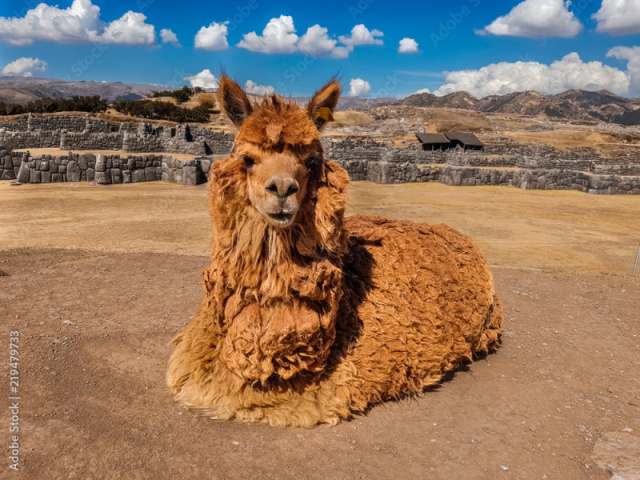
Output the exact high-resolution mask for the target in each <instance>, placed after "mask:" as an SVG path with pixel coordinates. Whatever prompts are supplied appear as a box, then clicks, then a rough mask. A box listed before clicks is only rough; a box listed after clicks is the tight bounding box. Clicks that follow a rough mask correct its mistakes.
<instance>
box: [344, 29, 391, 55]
mask: <svg viewBox="0 0 640 480" xmlns="http://www.w3.org/2000/svg"><path fill="white" fill-rule="evenodd" d="M383 35H384V33H382V32H381V31H380V30H375V29H374V30H369V29H368V28H367V27H365V26H364V25H363V24H360V25H356V26H355V27H353V28H352V29H351V35H340V36H338V40H340V41H341V42H342V43H343V44H345V45H346V46H347V48H349V49H350V50H353V47H357V46H358V45H382V43H383V42H382V40H381V39H380V38H376V37H382V36H383Z"/></svg>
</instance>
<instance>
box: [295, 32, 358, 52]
mask: <svg viewBox="0 0 640 480" xmlns="http://www.w3.org/2000/svg"><path fill="white" fill-rule="evenodd" d="M337 43H338V41H337V40H336V39H334V38H330V37H329V34H328V29H326V28H324V27H321V26H320V25H314V26H313V27H309V28H308V29H307V33H305V34H304V35H303V36H301V37H300V39H299V40H298V42H297V44H296V46H297V50H298V51H300V52H302V53H306V54H309V55H312V56H314V57H320V56H331V57H334V58H346V57H348V56H349V50H348V49H347V48H346V47H338V46H336V45H337Z"/></svg>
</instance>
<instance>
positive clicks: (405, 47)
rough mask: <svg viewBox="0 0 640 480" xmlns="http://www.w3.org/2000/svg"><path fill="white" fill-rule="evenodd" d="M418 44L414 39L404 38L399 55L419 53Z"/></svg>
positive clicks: (399, 48) (399, 47) (401, 41)
mask: <svg viewBox="0 0 640 480" xmlns="http://www.w3.org/2000/svg"><path fill="white" fill-rule="evenodd" d="M417 52H418V42H416V41H415V40H414V39H413V38H403V39H402V40H400V44H399V45H398V53H417Z"/></svg>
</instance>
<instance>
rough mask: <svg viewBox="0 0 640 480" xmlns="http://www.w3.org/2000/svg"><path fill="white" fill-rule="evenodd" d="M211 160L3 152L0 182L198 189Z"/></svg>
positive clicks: (203, 180) (150, 155) (0, 156)
mask: <svg viewBox="0 0 640 480" xmlns="http://www.w3.org/2000/svg"><path fill="white" fill-rule="evenodd" d="M211 163H212V159H211V158H199V159H194V160H188V161H183V160H178V159H176V158H173V157H171V156H170V155H154V154H148V155H136V156H133V155H131V156H127V157H121V156H120V155H101V154H99V155H94V154H89V153H85V154H75V153H72V152H69V153H67V154H66V155H60V156H52V155H43V156H41V157H37V158H34V157H31V156H30V155H29V153H28V152H8V151H6V150H1V149H0V180H18V181H19V182H20V183H53V182H80V181H95V182H96V183H97V184H99V185H111V184H118V183H138V182H153V181H159V180H163V181H166V182H173V183H181V184H185V185H198V184H201V183H204V182H206V180H207V175H208V174H209V169H210V167H211Z"/></svg>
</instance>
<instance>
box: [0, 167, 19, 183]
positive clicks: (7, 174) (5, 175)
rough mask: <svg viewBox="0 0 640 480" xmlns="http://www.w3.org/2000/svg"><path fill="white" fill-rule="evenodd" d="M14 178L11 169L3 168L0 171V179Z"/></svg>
mask: <svg viewBox="0 0 640 480" xmlns="http://www.w3.org/2000/svg"><path fill="white" fill-rule="evenodd" d="M14 178H16V175H15V173H14V172H13V169H11V170H6V169H5V170H4V171H3V172H2V176H1V177H0V180H13V179H14Z"/></svg>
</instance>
